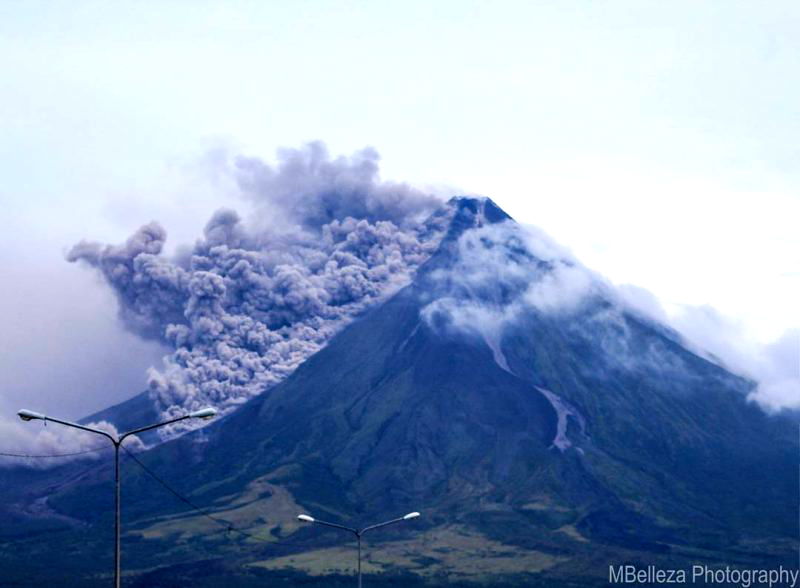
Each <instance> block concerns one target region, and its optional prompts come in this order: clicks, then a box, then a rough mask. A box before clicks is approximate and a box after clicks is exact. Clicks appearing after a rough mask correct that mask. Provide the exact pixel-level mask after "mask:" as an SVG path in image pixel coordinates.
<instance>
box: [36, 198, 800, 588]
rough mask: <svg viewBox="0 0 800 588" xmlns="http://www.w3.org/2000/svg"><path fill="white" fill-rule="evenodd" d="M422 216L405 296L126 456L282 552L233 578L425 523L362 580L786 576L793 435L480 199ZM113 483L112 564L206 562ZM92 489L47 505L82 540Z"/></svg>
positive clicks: (321, 557)
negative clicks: (641, 565)
mask: <svg viewBox="0 0 800 588" xmlns="http://www.w3.org/2000/svg"><path fill="white" fill-rule="evenodd" d="M437 214H438V215H439V217H438V218H440V219H446V220H447V222H448V223H449V224H448V225H447V228H446V231H445V234H444V236H443V237H442V239H441V242H440V243H439V246H438V249H437V250H436V251H435V252H434V253H433V254H432V255H431V256H430V257H429V258H428V259H427V261H425V262H424V263H423V264H422V265H420V267H419V268H418V269H417V271H416V274H415V276H414V277H413V280H412V281H411V283H410V284H408V285H407V286H406V287H404V288H403V289H401V290H400V291H399V292H397V293H396V294H395V295H394V296H392V297H391V298H390V299H389V300H387V301H385V302H382V303H381V304H379V305H378V306H375V307H372V308H371V309H369V310H366V311H365V312H364V313H363V314H362V315H361V316H359V317H358V318H356V319H355V320H354V321H353V322H352V323H350V324H349V325H348V326H346V327H345V328H343V329H342V330H341V331H340V332H339V333H338V334H337V335H335V336H334V337H333V338H332V339H331V340H330V342H329V343H327V345H326V346H325V347H323V348H322V349H321V350H319V351H318V352H316V353H315V354H314V355H312V356H311V357H310V358H308V359H307V360H306V361H305V362H304V363H302V364H301V365H300V366H299V367H298V368H297V369H296V370H295V371H294V372H293V373H292V374H291V375H289V376H288V377H286V379H284V380H283V381H282V382H280V383H279V384H277V385H275V386H274V387H272V388H269V389H268V390H266V391H265V392H264V393H262V394H260V395H258V396H256V397H254V398H252V399H251V400H250V401H249V402H247V403H246V404H244V405H242V406H241V407H240V408H239V409H237V410H236V411H234V412H232V413H231V414H229V415H228V416H227V417H226V418H224V419H222V420H220V421H219V422H218V423H215V424H213V425H211V426H208V427H207V428H205V429H203V430H200V431H195V432H193V433H189V434H187V435H184V436H183V437H180V438H178V439H175V440H173V441H170V442H167V443H164V444H162V445H160V446H157V447H155V448H154V449H152V450H151V451H149V452H148V453H147V454H146V455H145V456H143V458H142V459H143V460H144V461H145V462H146V463H148V464H150V467H151V468H152V469H153V470H154V471H155V472H157V473H158V474H159V475H160V476H163V477H164V478H165V479H167V480H169V481H170V483H171V484H172V485H173V487H174V488H177V489H178V491H179V492H181V493H183V494H184V495H185V496H189V497H190V498H191V501H192V502H193V503H194V504H200V505H205V506H206V507H207V508H209V509H211V510H213V512H214V515H215V516H217V517H219V518H222V519H225V520H229V521H235V522H236V524H237V525H238V526H240V527H242V528H246V529H248V531H249V532H252V533H259V534H260V535H262V536H264V535H266V536H270V537H274V538H275V539H276V540H281V541H290V540H291V541H293V542H294V543H295V544H296V545H297V546H298V547H296V549H295V550H294V555H291V557H290V556H289V555H287V554H285V553H279V554H276V553H272V552H271V553H270V554H268V555H265V554H264V553H263V552H258V553H256V552H255V551H252V549H250V550H249V551H248V549H247V548H244V549H243V551H241V552H237V555H236V556H235V557H234V556H233V555H231V557H234V559H236V558H239V559H241V561H245V562H250V563H253V562H257V565H258V566H260V567H261V568H265V569H278V568H282V567H287V566H288V567H294V568H296V569H298V570H301V571H305V572H309V573H319V571H320V570H319V567H318V566H317V563H318V562H320V561H326V558H328V559H330V558H331V557H332V556H331V553H334V552H335V549H336V548H335V547H334V545H335V544H336V542H337V537H336V536H335V535H332V536H328V535H323V536H321V537H318V534H317V533H314V532H312V531H311V530H309V529H307V528H302V527H298V526H297V524H295V522H294V520H293V515H294V514H296V513H299V512H305V511H307V512H311V513H315V514H318V515H319V517H320V518H327V519H333V520H341V521H343V522H352V523H353V524H354V525H355V524H361V523H368V522H370V521H375V520H382V517H384V518H385V517H386V516H387V515H389V516H391V515H395V514H398V513H399V514H402V513H404V512H408V511H411V510H419V511H422V512H423V514H424V517H422V518H421V519H420V521H419V524H418V526H417V529H416V532H415V534H412V533H410V532H409V530H408V529H404V528H396V529H391V530H387V532H386V534H385V535H383V538H384V539H386V542H385V543H383V544H381V545H380V546H379V547H376V548H375V551H374V553H373V555H372V556H371V557H372V560H371V561H372V566H373V569H375V570H384V571H385V572H387V573H388V572H391V571H393V570H395V568H396V566H401V567H402V568H403V569H406V570H409V571H411V572H413V573H417V574H421V575H430V574H437V573H447V574H450V575H453V576H458V575H459V574H461V575H464V576H468V577H471V578H473V579H477V580H480V579H483V580H484V581H487V582H491V578H499V577H501V576H504V577H505V576H508V577H511V576H513V575H514V574H519V573H523V572H525V573H529V572H541V573H542V574H543V577H544V578H550V581H552V582H554V583H555V582H558V581H560V580H564V579H574V578H575V577H579V578H583V581H585V582H587V583H591V582H594V581H598V582H599V581H601V579H602V578H603V577H604V575H605V577H607V573H608V564H609V563H614V562H616V563H617V564H619V563H623V562H625V561H638V562H647V563H654V564H659V563H660V564H664V563H665V562H669V563H671V565H673V567H674V566H675V565H678V564H681V563H688V562H693V561H697V558H702V560H703V561H706V562H711V563H722V562H730V563H734V564H742V565H745V564H746V565H750V566H752V565H755V564H760V565H761V566H762V567H763V566H765V565H767V564H773V563H776V562H783V561H790V560H791V558H792V557H794V556H793V555H792V554H793V553H794V554H795V555H796V549H795V546H796V542H795V537H796V531H797V528H796V520H797V514H798V513H797V504H796V497H797V491H798V488H797V481H796V455H797V451H798V446H797V439H796V434H795V433H796V431H795V430H794V428H793V426H792V425H791V424H790V423H789V422H788V421H786V420H784V419H782V418H780V417H770V416H767V415H765V414H764V413H763V412H761V411H760V410H759V409H758V408H757V407H756V406H755V405H753V404H752V403H749V402H748V401H747V394H748V392H749V391H750V390H751V389H752V386H753V384H752V382H749V381H747V380H745V379H743V378H741V377H738V376H736V375H733V374H731V373H730V372H728V371H726V370H725V369H724V368H723V367H721V366H719V365H717V364H715V363H712V362H710V361H708V360H707V359H704V358H703V357H701V356H699V355H697V354H696V353H694V352H692V351H691V350H689V349H688V348H687V347H686V346H684V345H683V343H682V342H681V340H680V337H678V336H677V335H675V334H674V333H672V332H670V331H669V330H668V329H666V328H665V327H663V326H662V325H659V324H657V323H655V322H654V321H652V320H650V319H647V318H645V317H642V316H640V315H638V314H636V313H635V312H633V311H631V310H630V309H628V308H626V307H625V305H624V304H622V303H620V302H619V301H618V300H617V299H616V297H615V296H614V294H613V291H612V290H611V289H610V288H609V287H608V286H606V285H605V284H604V283H603V282H602V280H599V279H598V278H596V277H595V276H594V275H593V274H591V272H588V271H587V270H586V269H584V268H583V267H581V266H580V264H578V263H577V262H576V261H575V260H574V259H572V258H571V257H570V256H569V254H567V253H566V252H564V251H562V250H561V249H560V248H558V247H557V246H555V245H554V244H552V243H551V242H549V241H548V240H547V239H546V238H544V237H543V236H541V235H536V234H533V235H531V234H530V233H529V232H527V231H526V230H523V229H522V228H520V227H519V226H518V225H517V224H516V223H515V222H514V221H513V220H512V219H511V218H510V217H509V216H508V215H507V214H506V213H505V212H503V211H502V210H501V209H500V208H499V207H498V206H497V205H496V204H495V203H494V202H492V201H491V200H490V199H477V198H456V199H453V200H451V201H450V202H449V203H448V204H447V205H446V206H445V207H444V208H443V210H442V211H440V212H439V213H437ZM106 416H109V415H106ZM119 418H122V415H119ZM112 420H113V418H112ZM131 468H133V466H130V468H128V475H127V478H126V479H125V481H124V483H125V491H124V493H125V501H126V502H125V505H126V506H125V508H126V511H125V512H126V516H127V518H128V520H129V521H130V524H131V527H129V528H135V531H131V532H130V533H131V534H130V535H129V537H132V536H134V535H135V536H136V537H139V538H140V541H139V543H137V544H136V547H135V548H132V549H135V550H138V551H137V553H139V554H142V553H153V551H154V550H153V548H152V547H151V546H152V545H156V544H159V542H163V541H170V542H175V541H177V543H178V544H179V545H182V546H183V547H182V548H181V549H182V550H183V551H182V553H183V555H182V557H183V559H184V560H187V559H192V558H197V559H200V558H203V557H207V556H208V555H207V554H208V553H209V552H210V551H212V547H214V546H217V547H218V548H219V549H224V548H223V547H221V545H222V541H223V539H213V540H212V539H211V538H209V537H208V536H207V535H208V534H209V533H210V532H211V531H212V530H214V525H213V523H211V522H209V521H207V520H205V519H204V518H203V517H202V516H200V515H198V514H197V513H196V512H188V513H187V512H182V513H181V511H182V509H183V508H184V505H181V504H175V503H174V502H168V501H167V499H166V498H164V496H163V495H161V494H158V495H156V494H155V491H154V490H153V487H152V481H151V480H149V479H148V478H146V477H144V476H143V475H142V474H140V473H137V472H136V471H135V470H132V469H131ZM105 484H106V482H105V481H104V479H103V478H102V476H100V477H96V476H95V477H88V478H87V479H85V480H83V481H77V482H72V483H69V484H64V485H63V486H62V487H60V488H59V489H58V490H57V491H56V492H55V494H53V495H51V497H50V499H48V501H47V503H48V505H49V508H52V509H54V511H56V512H58V513H59V515H60V516H71V517H75V518H79V519H80V518H85V517H83V516H81V514H79V510H78V509H77V508H76V506H77V504H78V503H79V501H80V500H79V496H80V497H83V498H82V499H83V500H85V497H86V496H101V495H102V493H103V492H105V491H106V490H107V488H106V487H105ZM98 500H100V499H99V498H98ZM376 540H377V537H376ZM129 541H130V539H129ZM214 541H217V542H218V543H214ZM217 547H214V548H215V549H216V548H217ZM245 547H246V546H245ZM423 547H424V549H423ZM331 550H334V551H331ZM239 559H237V561H239ZM334 559H335V558H334ZM315 562H317V563H315ZM142 567H144V566H142Z"/></svg>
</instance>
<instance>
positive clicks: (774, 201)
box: [0, 0, 800, 417]
mask: <svg viewBox="0 0 800 588" xmlns="http://www.w3.org/2000/svg"><path fill="white" fill-rule="evenodd" d="M798 30H800V4H798V3H796V2H790V1H787V2H777V1H775V2H738V3H737V2H733V1H730V0H725V1H718V2H710V1H709V2H694V1H693V2H660V1H658V2H647V1H643V0H635V1H634V0H631V1H619V2H611V1H595V2H579V1H571V2H566V1H559V2H531V1H522V2H511V1H505V2H503V1H501V2H497V1H494V2H468V1H466V0H454V1H444V0H439V1H433V2H431V1H429V0H428V1H424V2H414V1H408V0H406V1H403V2H399V1H398V2H388V1H387V2H345V1H341V0H340V1H336V2H312V1H298V2H277V1H276V2H266V1H258V2H245V1H241V2H236V1H230V0H228V1H225V2H222V1H219V2H199V1H194V2H189V1H183V2H169V1H166V0H160V1H159V2H148V3H145V2H123V1H120V2H113V3H109V2H88V1H79V0H75V1H73V2H54V1H53V2H35V1H32V0H30V1H27V2H13V1H5V2H0V177H1V178H2V181H1V182H0V204H2V206H1V207H0V210H2V212H1V213H0V215H1V216H0V271H1V272H2V276H3V278H2V289H0V302H2V308H3V311H2V314H1V315H0V410H2V411H3V413H10V414H13V411H14V410H16V409H17V408H18V407H19V406H20V405H22V404H24V405H26V406H28V407H29V408H32V409H41V410H59V411H62V413H63V414H65V416H70V417H77V416H81V415H83V414H86V413H87V412H88V411H91V410H94V409H98V408H102V407H104V406H105V405H107V404H108V403H109V402H112V401H118V400H121V399H124V398H126V397H128V396H130V395H132V394H134V393H135V392H137V391H139V390H141V387H142V385H143V383H144V379H145V376H144V368H146V367H147V366H148V365H150V364H152V363H153V362H155V361H157V358H158V357H159V356H160V355H161V353H162V351H163V350H160V349H158V348H156V347H155V346H153V345H152V344H148V343H144V342H142V341H140V340H138V339H137V338H135V337H134V336H133V335H130V334H128V333H126V332H124V331H123V330H122V329H121V328H120V327H119V325H118V323H117V320H116V317H115V304H114V300H113V296H112V295H111V293H110V292H108V291H107V290H106V288H104V287H103V286H102V285H101V284H100V283H99V281H98V280H97V279H96V278H95V277H94V276H93V275H92V274H91V273H90V272H88V271H87V270H85V269H83V268H80V267H78V266H74V265H69V264H67V263H66V262H65V261H64V260H63V256H64V251H65V250H66V249H67V248H68V247H69V246H70V245H72V244H73V243H75V242H76V241H78V240H80V239H82V238H89V239H96V240H100V241H104V242H119V241H122V240H124V239H125V238H126V237H127V236H128V235H130V234H131V233H132V232H133V231H134V230H135V229H136V228H137V227H138V226H140V225H141V224H143V223H145V222H148V221H150V220H153V219H156V220H158V221H159V222H161V223H162V224H163V225H164V226H165V227H166V229H167V231H168V232H169V234H170V243H171V245H172V246H174V245H176V244H178V243H181V242H183V243H186V242H190V241H191V240H193V239H194V238H196V237H197V236H198V235H199V234H200V230H201V228H202V226H203V224H204V223H205V221H206V220H207V219H208V217H209V216H210V214H211V213H212V212H213V210H214V209H216V208H217V207H218V206H220V205H227V206H234V207H237V208H242V204H241V203H240V202H238V201H236V200H235V199H234V198H235V197H234V196H233V195H232V194H230V192H229V191H228V190H226V189H225V188H224V186H222V185H219V184H215V182H214V178H213V177H212V175H211V174H210V173H207V171H206V168H207V167H208V166H207V165H206V163H205V162H206V161H207V158H208V157H209V155H208V154H209V152H211V153H213V152H214V151H218V150H229V151H233V152H242V153H246V154H251V155H256V156H260V157H262V158H265V159H268V160H270V159H273V157H274V153H275V150H276V149H277V148H279V147H281V146H293V147H296V146H300V145H301V144H303V143H304V142H307V141H311V140H316V139H319V140H322V141H325V142H326V143H327V144H328V146H329V148H330V150H331V152H332V153H334V154H338V153H344V154H350V153H352V152H354V151H355V150H357V149H360V148H362V147H364V146H367V145H371V146H374V147H375V148H376V149H377V150H378V151H379V152H380V153H381V155H382V157H383V165H382V170H383V171H382V176H383V177H384V178H385V179H391V180H399V181H408V182H411V183H413V184H415V185H418V186H423V187H425V186H427V187H432V188H436V189H438V190H440V191H442V192H443V193H447V192H454V193H455V192H461V193H474V194H483V195H488V196H491V197H492V198H493V199H494V200H495V201H497V202H498V203H499V204H500V205H501V206H502V207H503V208H505V209H506V210H507V211H508V212H509V213H510V214H512V216H514V217H515V218H517V219H518V220H519V221H521V222H524V223H528V224H533V225H537V226H539V227H541V228H542V229H543V230H544V231H546V232H547V233H549V234H550V235H551V236H552V237H553V238H555V239H556V240H557V241H559V242H560V243H562V244H563V245H565V246H567V247H569V248H570V249H571V250H572V251H573V252H574V253H575V255H576V256H577V257H578V258H579V259H581V260H582V261H583V262H584V263H585V264H586V265H588V266H590V267H592V268H593V269H595V270H597V271H598V272H600V273H602V274H604V275H606V276H607V277H608V278H609V279H610V280H612V281H613V282H615V283H618V284H624V283H632V284H636V285H637V286H639V287H642V288H645V289H647V290H649V291H651V292H652V293H654V294H655V296H656V297H657V298H658V301H659V303H660V305H661V306H662V308H663V311H664V312H665V316H668V317H669V318H670V320H672V321H673V322H674V323H675V324H681V321H683V324H684V326H686V329H687V330H688V331H692V330H694V331H696V333H695V337H696V338H697V339H702V338H703V337H704V336H706V338H708V339H709V340H710V341H712V342H716V343H718V344H719V343H720V342H722V344H725V345H732V346H734V347H735V348H736V352H737V353H739V354H740V356H742V357H744V359H743V362H745V363H746V362H747V361H748V360H747V356H748V354H750V355H754V354H758V353H762V351H759V350H761V349H762V347H761V346H763V345H768V344H770V343H771V342H773V341H781V342H783V343H781V347H780V349H781V350H783V351H781V353H783V355H781V357H784V359H783V360H781V361H783V364H781V365H782V366H783V367H782V368H781V369H783V370H784V371H785V370H786V369H794V368H792V367H791V364H792V362H794V361H795V360H796V359H797V358H796V355H794V353H795V352H794V351H793V350H794V347H793V345H794V341H795V338H796V336H797V335H796V333H797V331H794V332H790V334H789V335H785V333H786V331H787V330H788V329H791V328H794V329H798V328H800V315H799V314H798V312H797V309H796V304H797V300H799V299H800V231H798V230H797V221H798V218H800V192H799V190H800V168H798V166H797V161H798V156H800V143H798V141H797V137H798V136H800V115H798V109H797V105H798V104H800V39H798V35H797V34H796V33H797V31H798ZM698 316H699V317H701V319H702V320H699V319H697V317H698ZM692 317H694V318H692ZM696 319H697V320H696ZM712 331H713V333H711V332H712ZM792 333H794V334H792ZM782 337H783V338H782ZM786 341H788V343H785V342H786ZM786 349H788V351H786ZM776 357H777V355H776ZM786 358H788V359H786ZM750 360H751V361H756V360H755V359H753V358H752V357H751V358H750ZM776 361H777V360H776ZM786 366H789V368H787V367H786ZM795 366H796V363H795ZM798 395H800V393H798Z"/></svg>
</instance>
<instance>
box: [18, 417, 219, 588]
mask: <svg viewBox="0 0 800 588" xmlns="http://www.w3.org/2000/svg"><path fill="white" fill-rule="evenodd" d="M216 414H217V411H216V410H215V409H213V408H203V409H201V410H196V411H194V412H190V413H189V414H186V415H183V416H181V417H178V418H176V419H170V420H168V421H164V422H163V423H156V424H155V425H148V426H147V427H142V428H140V429H134V430H132V431H128V432H126V433H122V434H121V435H119V436H118V437H114V435H112V434H111V433H107V432H106V431H101V430H100V429H93V428H91V427H86V426H84V425H79V424H78V423H72V422H70V421H62V420H61V419H57V418H53V417H51V416H46V415H43V414H40V413H38V412H33V411H31V410H24V409H23V410H20V411H19V412H18V413H17V415H18V416H19V418H21V419H22V420H23V421H33V420H40V421H45V422H48V421H49V422H51V423H58V424H59V425H65V426H67V427H73V428H75V429H80V430H82V431H87V432H89V433H95V434H97V435H102V436H103V437H106V438H107V439H108V440H109V441H111V443H113V444H114V489H115V490H114V491H115V494H114V588H120V492H119V489H120V483H119V448H120V445H122V442H123V441H124V440H125V439H126V438H127V437H130V436H131V435H136V434H137V433H144V432H145V431H149V430H151V429H156V428H158V427H163V426H164V425H169V424H172V423H177V422H178V421H183V420H186V419H204V420H208V419H210V418H213V417H214V416H215V415H216Z"/></svg>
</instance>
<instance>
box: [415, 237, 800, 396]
mask: <svg viewBox="0 0 800 588" xmlns="http://www.w3.org/2000/svg"><path fill="white" fill-rule="evenodd" d="M455 253H456V255H455V256H454V258H455V262H454V263H453V264H452V265H451V266H449V267H446V268H441V269H438V270H436V271H434V272H432V274H431V276H430V278H431V282H432V286H433V288H434V291H435V292H436V295H435V296H434V297H433V299H432V300H431V302H429V304H427V306H425V307H424V308H423V311H422V318H423V319H424V320H425V321H426V322H427V323H428V325H429V326H431V327H432V328H434V329H435V330H441V329H445V330H454V331H458V332H461V333H466V334H470V335H473V336H477V337H479V338H480V339H483V340H484V341H485V343H486V344H487V345H488V347H489V348H490V349H491V350H492V352H493V354H494V355H495V359H496V360H497V361H498V363H500V364H501V367H504V366H503V365H502V364H503V363H504V362H505V359H504V358H503V357H502V353H501V352H500V351H499V349H500V341H501V340H502V335H503V331H504V329H505V328H506V327H507V326H508V325H510V324H512V323H513V322H514V321H516V320H519V319H520V317H521V316H522V315H523V314H524V313H525V312H529V311H531V310H534V311H536V312H540V313H546V314H550V315H553V314H559V315H562V316H565V317H569V316H570V315H576V314H578V315H579V320H577V321H572V327H570V328H577V329H579V330H580V329H587V330H588V331H591V333H590V334H589V336H597V335H599V337H598V339H599V340H600V342H601V344H602V345H603V347H604V350H605V355H606V356H607V359H608V361H609V362H611V363H613V364H615V365H616V366H618V367H622V368H624V369H639V368H641V367H642V366H643V365H644V366H646V367H647V368H648V369H655V370H659V369H662V368H670V369H671V368H675V369H681V366H680V362H679V360H678V359H676V357H675V356H673V355H671V354H669V353H667V352H666V350H664V349H659V348H652V349H647V350H632V349H629V348H627V347H626V346H625V339H624V338H622V339H620V338H619V337H616V336H615V335H614V333H615V332H624V331H625V330H626V328H627V327H626V321H625V319H624V316H625V315H634V316H638V317H643V318H645V319H646V320H649V321H652V322H653V323H654V326H656V327H657V328H659V329H660V330H662V332H663V333H665V334H666V335H667V336H669V337H670V338H673V339H676V340H677V341H679V342H680V343H681V344H682V345H683V346H684V347H686V348H688V349H689V350H691V351H693V352H694V353H696V354H697V355H700V356H702V357H705V358H707V359H709V360H711V361H714V362H717V363H720V364H722V365H723V366H724V367H726V368H727V369H729V370H730V371H732V372H734V373H737V374H739V375H742V376H745V377H748V378H750V379H753V380H755V381H756V382H757V384H758V386H757V387H756V388H755V389H754V390H753V391H752V392H751V393H750V396H749V398H750V400H752V401H755V402H757V403H758V404H759V405H760V406H761V407H762V408H763V409H764V410H766V411H767V412H773V411H778V410H781V409H800V332H798V330H796V329H795V330H788V331H786V332H785V333H784V335H783V336H782V337H781V338H780V339H779V340H777V341H775V342H773V343H772V344H769V345H759V344H755V343H753V342H752V340H751V339H750V338H749V337H748V336H747V334H746V333H744V332H743V330H742V328H741V326H739V325H736V324H735V322H733V321H731V320H730V319H726V318H725V317H723V316H721V315H720V314H719V313H718V312H716V311H715V310H714V309H712V308H710V307H683V308H682V309H680V311H679V312H676V313H671V314H668V313H667V312H666V311H665V310H664V308H663V307H662V306H661V303H660V302H659V300H658V298H656V297H655V296H654V295H653V294H652V293H650V292H648V291H647V290H644V289H643V288H639V287H636V286H631V285H622V286H616V285H613V284H611V283H610V282H608V281H607V280H605V279H604V278H603V277H602V276H601V275H599V274H596V273H594V272H592V271H590V270H589V269H587V268H586V267H584V266H582V265H581V264H580V263H579V262H578V261H577V260H576V259H575V258H574V257H573V256H572V255H571V254H570V252H569V251H567V250H565V249H563V248H561V247H560V246H558V245H557V244H556V243H555V242H554V241H553V240H552V239H550V238H549V237H548V236H547V235H546V234H544V233H543V232H542V231H540V230H539V229H537V228H535V227H523V226H520V225H518V224H516V223H514V222H503V223H497V224H489V225H484V226H480V227H476V228H472V229H469V230H467V231H465V232H464V233H463V234H462V235H461V236H460V238H459V239H458V241H457V243H456V245H455ZM592 299H602V300H605V301H606V302H607V303H609V305H608V306H607V307H605V308H604V309H603V310H601V311H600V312H594V311H590V312H589V313H588V314H581V313H582V311H583V310H585V309H586V308H587V307H586V304H585V303H586V302H587V301H590V300H592ZM605 331H608V333H609V334H610V335H611V336H609V337H605V336H603V333H604V332H605ZM634 351H636V352H637V353H638V355H637V357H636V359H635V360H634V355H635V354H634ZM641 351H643V352H641Z"/></svg>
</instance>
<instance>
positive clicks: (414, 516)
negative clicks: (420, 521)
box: [403, 512, 419, 521]
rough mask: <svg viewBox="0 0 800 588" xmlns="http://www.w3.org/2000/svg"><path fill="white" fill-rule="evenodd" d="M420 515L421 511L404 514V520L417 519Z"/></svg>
mask: <svg viewBox="0 0 800 588" xmlns="http://www.w3.org/2000/svg"><path fill="white" fill-rule="evenodd" d="M418 516H419V513H418V512H410V513H408V514H407V515H406V516H404V517H403V520H404V521H408V520H411V519H415V518H417V517H418Z"/></svg>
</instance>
